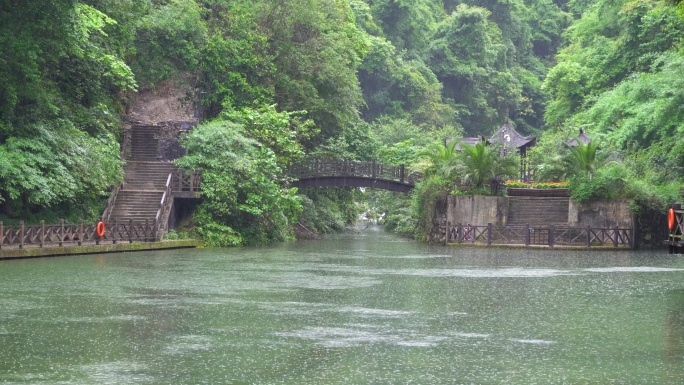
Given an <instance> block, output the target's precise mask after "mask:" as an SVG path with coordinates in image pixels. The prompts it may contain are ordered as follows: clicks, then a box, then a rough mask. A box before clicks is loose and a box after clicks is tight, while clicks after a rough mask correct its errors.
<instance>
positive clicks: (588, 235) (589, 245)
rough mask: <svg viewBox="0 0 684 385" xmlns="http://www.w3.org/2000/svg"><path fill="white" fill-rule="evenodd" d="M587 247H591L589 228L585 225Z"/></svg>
mask: <svg viewBox="0 0 684 385" xmlns="http://www.w3.org/2000/svg"><path fill="white" fill-rule="evenodd" d="M587 247H591V226H589V225H587Z"/></svg>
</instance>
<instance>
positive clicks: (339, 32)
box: [257, 0, 368, 148]
mask: <svg viewBox="0 0 684 385" xmlns="http://www.w3.org/2000/svg"><path fill="white" fill-rule="evenodd" d="M257 23H258V26H259V30H260V31H262V33H263V35H264V36H265V38H266V39H267V41H268V54H269V55H270V56H271V57H272V58H273V63H274V65H275V68H276V71H277V76H275V78H273V86H274V101H275V102H276V104H277V105H278V108H280V109H282V110H285V111H307V114H308V115H307V118H309V119H311V120H313V121H314V122H315V124H316V126H317V127H319V128H320V129H321V131H320V135H318V136H317V137H316V140H315V141H314V142H312V143H311V144H310V145H311V148H313V147H315V146H317V145H319V144H323V143H325V142H326V141H328V140H330V139H331V138H335V137H338V136H341V135H342V136H343V135H345V134H346V133H350V130H352V131H353V128H354V127H357V126H356V124H357V122H358V120H359V115H358V110H359V107H360V106H361V104H362V102H363V98H362V94H361V89H360V87H359V83H358V80H357V78H356V69H357V67H358V65H359V64H360V63H361V60H362V57H363V55H364V53H365V51H366V49H367V46H368V43H367V40H366V36H367V35H366V34H365V33H364V32H363V31H362V30H360V29H359V28H357V27H356V25H355V24H354V13H353V11H352V10H351V8H350V7H349V4H348V3H347V2H343V1H337V0H324V1H318V0H306V1H301V0H299V1H278V2H269V1H264V2H262V4H261V8H260V11H259V14H258V16H257Z"/></svg>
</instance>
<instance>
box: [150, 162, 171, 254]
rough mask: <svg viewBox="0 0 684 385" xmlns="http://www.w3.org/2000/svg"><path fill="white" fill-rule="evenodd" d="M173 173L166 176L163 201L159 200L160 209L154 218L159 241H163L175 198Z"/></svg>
mask: <svg viewBox="0 0 684 385" xmlns="http://www.w3.org/2000/svg"><path fill="white" fill-rule="evenodd" d="M173 174H174V173H173V172H170V173H169V176H168V177H167V178H166V185H165V189H164V193H163V194H162V197H161V201H160V202H159V209H157V215H156V216H155V218H154V222H155V226H156V234H157V236H156V238H157V240H158V241H161V239H162V237H163V236H164V231H165V230H166V226H167V223H166V222H167V221H168V219H169V212H170V209H171V202H172V198H173V196H172V194H173V192H172V189H171V182H172V180H173Z"/></svg>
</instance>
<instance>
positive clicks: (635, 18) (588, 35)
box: [544, 0, 684, 125]
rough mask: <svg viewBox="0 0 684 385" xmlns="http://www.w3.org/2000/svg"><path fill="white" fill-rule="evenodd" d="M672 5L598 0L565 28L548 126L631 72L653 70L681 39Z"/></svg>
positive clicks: (551, 78)
mask: <svg viewBox="0 0 684 385" xmlns="http://www.w3.org/2000/svg"><path fill="white" fill-rule="evenodd" d="M683 34H684V24H682V21H681V19H679V18H678V17H677V16H676V14H675V10H674V8H673V7H669V6H663V5H659V4H657V3H654V2H649V1H645V0H644V1H636V2H626V1H617V2H613V1H599V2H597V3H596V5H595V6H593V7H592V8H590V10H589V11H588V12H586V13H584V15H583V16H582V18H581V19H580V20H577V21H576V22H575V23H573V25H572V26H571V27H570V28H569V30H568V43H569V44H568V46H567V47H566V48H564V49H563V50H562V51H561V52H560V54H559V55H558V64H557V65H556V66H555V67H554V68H553V69H551V70H550V71H549V74H548V77H547V78H546V80H545V81H544V89H546V90H547V91H548V92H549V93H550V94H551V96H552V100H551V102H550V103H549V105H548V109H547V112H546V120H547V122H548V123H550V124H554V125H556V124H562V123H563V122H565V121H566V120H568V119H569V118H571V117H572V116H573V115H574V114H576V113H578V112H581V111H582V110H584V109H586V108H589V107H591V105H593V103H594V102H595V100H596V98H597V96H598V95H600V94H602V93H603V92H606V91H609V90H610V89H611V88H613V87H615V86H617V85H618V84H619V83H620V82H622V81H624V80H629V77H630V76H632V75H633V74H635V73H651V72H657V71H658V70H659V68H660V66H662V65H663V64H664V63H666V62H667V60H665V61H664V60H663V53H665V52H668V51H670V50H672V49H673V48H675V47H676V45H677V44H678V43H679V41H681V39H682V37H684V35H683Z"/></svg>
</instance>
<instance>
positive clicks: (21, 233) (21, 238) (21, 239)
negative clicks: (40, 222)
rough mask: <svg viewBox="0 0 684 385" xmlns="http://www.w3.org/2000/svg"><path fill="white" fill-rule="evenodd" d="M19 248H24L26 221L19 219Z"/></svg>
mask: <svg viewBox="0 0 684 385" xmlns="http://www.w3.org/2000/svg"><path fill="white" fill-rule="evenodd" d="M19 248H20V249H23V248H24V221H19Z"/></svg>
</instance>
